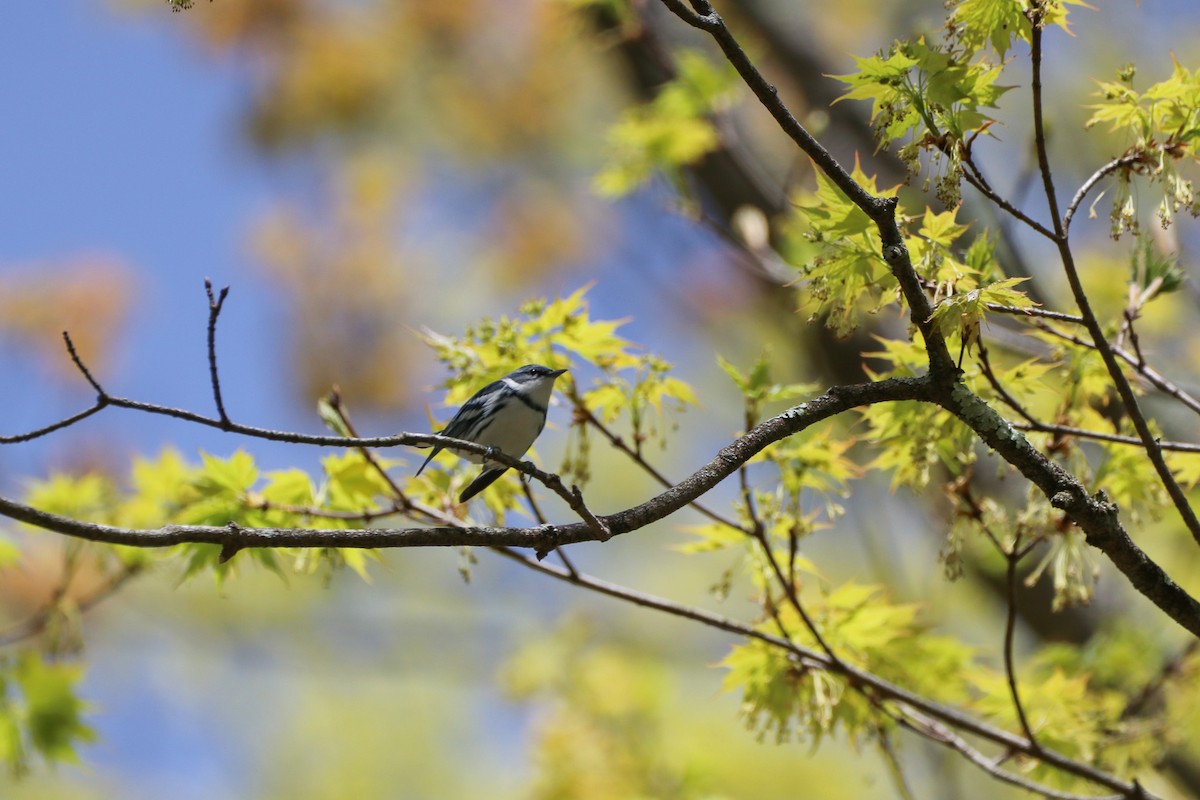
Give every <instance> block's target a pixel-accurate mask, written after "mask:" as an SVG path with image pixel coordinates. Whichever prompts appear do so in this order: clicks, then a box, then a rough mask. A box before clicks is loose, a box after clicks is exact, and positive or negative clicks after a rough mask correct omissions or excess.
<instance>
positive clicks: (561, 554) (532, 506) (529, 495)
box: [521, 481, 579, 575]
mask: <svg viewBox="0 0 1200 800" xmlns="http://www.w3.org/2000/svg"><path fill="white" fill-rule="evenodd" d="M521 491H522V492H524V493H525V502H526V503H528V504H529V513H531V514H532V515H533V518H534V520H535V521H536V522H537V524H539V525H549V524H550V523H549V521H548V520H547V519H546V515H545V514H543V513H542V507H541V506H539V505H538V502H537V498H535V497H534V496H533V490H532V489H530V488H529V482H528V481H521ZM554 554H555V555H557V556H558V558H559V560H560V561H562V563H563V566H564V567H566V568H567V571H568V572H570V573H571V574H572V575H578V574H579V573H578V572H577V571H576V569H575V565H574V564H573V563H571V559H569V558H567V551H566V550H564V549H563V548H561V547H556V548H554Z"/></svg>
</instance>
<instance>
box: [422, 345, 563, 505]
mask: <svg viewBox="0 0 1200 800" xmlns="http://www.w3.org/2000/svg"><path fill="white" fill-rule="evenodd" d="M564 372H566V370H565V369H550V368H549V367H543V366H542V365H541V364H526V365H525V366H523V367H521V368H520V369H518V370H516V371H514V372H510V373H508V374H507V375H505V376H504V377H503V378H501V379H500V380H498V381H494V382H492V383H489V384H488V385H487V386H485V387H483V388H482V389H480V390H479V391H478V392H476V393H475V395H474V396H473V397H472V398H471V399H470V400H468V401H467V402H465V403H463V406H462V408H460V409H459V410H458V413H457V414H455V415H454V418H453V419H451V420H450V423H449V424H448V425H446V427H445V428H443V429H442V430H440V431H438V433H440V434H441V435H442V436H452V437H454V438H455V439H463V440H465V441H468V442H475V443H476V444H482V445H485V446H489V447H494V448H496V449H497V450H499V451H500V452H501V453H504V454H505V455H508V456H512V457H513V458H520V457H521V456H523V455H525V451H526V450H528V449H529V448H530V447H531V446H532V445H533V440H534V439H536V438H537V437H538V434H540V433H541V432H542V428H543V427H544V426H545V424H546V407H547V405H548V404H549V403H550V393H551V392H553V391H554V381H555V380H556V379H557V378H558V376H559V375H562V374H563V373H564ZM441 451H442V448H441V447H435V448H433V452H432V453H430V454H429V457H428V458H426V459H425V463H423V464H421V469H418V470H417V474H418V475H420V474H421V470H423V469H425V466H426V465H427V464H428V463H429V462H430V460H431V459H432V458H433V457H434V456H436V455H437V454H438V453H440V452H441ZM459 455H461V456H462V457H463V458H465V459H467V460H468V461H470V462H471V463H472V464H478V463H480V462H483V472H481V473H479V477H478V478H476V479H475V480H473V481H471V483H470V485H468V486H467V488H465V489H463V490H462V494H460V495H459V496H458V502H460V503H465V502H467V501H468V500H470V499H471V498H472V497H474V496H475V495H477V494H479V493H480V492H482V491H483V490H484V489H486V488H487V487H489V486H491V485H492V484H493V483H495V482H496V479H497V478H499V477H500V476H501V475H503V474H504V472H505V471H506V470H507V469H508V467H506V466H505V465H503V464H496V463H493V462H489V461H488V460H487V459H486V458H484V457H482V456H478V455H476V454H475V453H459Z"/></svg>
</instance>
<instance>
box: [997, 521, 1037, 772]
mask: <svg viewBox="0 0 1200 800" xmlns="http://www.w3.org/2000/svg"><path fill="white" fill-rule="evenodd" d="M1020 545H1021V535H1020V534H1019V533H1018V534H1017V536H1016V538H1015V539H1013V542H1012V545H1011V546H1010V547H1009V548H1008V549H1006V550H1005V551H1004V558H1005V560H1006V561H1007V569H1006V570H1005V582H1006V584H1007V587H1008V593H1007V600H1008V615H1007V618H1006V619H1005V621H1004V674H1005V676H1006V677H1007V678H1008V691H1009V694H1010V695H1012V702H1013V708H1014V709H1016V712H1017V720H1018V721H1019V722H1020V723H1021V730H1022V732H1024V734H1025V738H1026V739H1028V740H1029V744H1030V745H1031V746H1032V747H1033V749H1034V750H1035V751H1038V750H1041V749H1042V746H1041V745H1040V744H1039V743H1038V740H1037V737H1035V736H1034V734H1033V728H1032V727H1031V726H1030V724H1029V718H1028V717H1027V716H1026V715H1025V706H1024V705H1023V704H1022V703H1021V692H1020V689H1019V688H1018V686H1017V670H1016V668H1015V667H1014V666H1013V640H1014V639H1016V628H1017V564H1018V563H1019V562H1020V560H1021V556H1020V555H1019V553H1018V551H1019V549H1020Z"/></svg>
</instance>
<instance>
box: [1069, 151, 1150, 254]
mask: <svg viewBox="0 0 1200 800" xmlns="http://www.w3.org/2000/svg"><path fill="white" fill-rule="evenodd" d="M1146 158H1147V156H1146V154H1145V153H1140V152H1138V153H1130V154H1128V155H1123V156H1121V157H1119V158H1114V159H1113V160H1112V161H1110V162H1108V163H1107V164H1105V165H1104V166H1102V167H1101V168H1100V169H1098V170H1096V171H1095V172H1093V173H1092V174H1091V177H1089V178H1088V179H1087V180H1086V181H1084V182H1083V185H1082V186H1080V187H1079V189H1078V191H1076V192H1075V196H1074V197H1072V198H1071V202H1070V203H1068V204H1067V209H1066V211H1064V212H1063V224H1062V233H1063V235H1064V236H1067V235H1070V233H1071V222H1072V220H1074V218H1075V212H1076V211H1078V210H1079V206H1080V204H1081V203H1083V200H1084V198H1085V197H1087V195H1088V193H1089V192H1091V191H1092V189H1094V188H1095V187H1096V184H1098V183H1100V181H1102V180H1104V179H1105V178H1107V177H1108V176H1109V175H1112V174H1113V173H1114V172H1118V171H1120V170H1122V169H1125V168H1127V167H1132V166H1133V165H1135V164H1139V163H1144V162H1145V161H1146Z"/></svg>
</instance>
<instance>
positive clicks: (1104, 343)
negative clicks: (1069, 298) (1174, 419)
mask: <svg viewBox="0 0 1200 800" xmlns="http://www.w3.org/2000/svg"><path fill="white" fill-rule="evenodd" d="M1027 14H1028V16H1029V19H1030V22H1031V35H1030V46H1029V59H1030V62H1031V64H1032V79H1031V81H1030V91H1031V93H1032V96H1033V127H1034V143H1035V145H1036V148H1037V156H1038V168H1039V169H1040V171H1041V174H1042V185H1043V188H1044V190H1045V193H1046V202H1047V204H1048V205H1049V206H1050V216H1051V219H1052V221H1053V224H1054V242H1055V245H1056V246H1057V248H1058V253H1059V258H1060V260H1061V261H1062V265H1063V272H1064V273H1065V274H1066V277H1067V283H1068V284H1069V285H1070V287H1071V294H1072V295H1073V296H1074V298H1075V305H1077V306H1078V307H1079V315H1080V316H1081V317H1082V318H1083V324H1084V326H1085V327H1086V328H1087V331H1088V334H1089V335H1090V336H1091V337H1092V342H1093V343H1094V344H1095V346H1096V351H1097V352H1098V353H1099V354H1100V358H1101V359H1102V360H1103V361H1104V366H1105V368H1106V369H1107V370H1108V374H1109V377H1110V378H1112V382H1113V387H1114V388H1115V389H1116V390H1117V394H1118V395H1119V396H1120V398H1121V402H1122V403H1123V404H1124V406H1125V411H1126V412H1127V413H1128V414H1129V419H1130V421H1131V422H1132V423H1133V427H1134V429H1135V430H1136V431H1137V434H1138V436H1139V437H1140V438H1141V440H1142V446H1143V448H1144V449H1145V451H1146V455H1147V457H1149V459H1150V463H1151V464H1153V465H1154V470H1155V471H1156V472H1157V473H1158V477H1159V480H1160V481H1161V482H1162V484H1163V486H1164V487H1165V488H1166V490H1167V494H1168V495H1170V497H1171V501H1172V502H1173V503H1174V504H1175V509H1176V511H1178V512H1179V516H1180V518H1181V519H1182V520H1183V523H1184V525H1186V526H1187V529H1188V530H1189V531H1191V534H1192V538H1193V539H1195V540H1196V542H1197V544H1200V519H1198V518H1197V517H1196V512H1195V511H1194V510H1193V509H1192V506H1191V504H1190V503H1189V502H1188V499H1187V495H1186V494H1184V491H1183V488H1182V487H1180V485H1179V482H1178V481H1176V480H1175V476H1174V475H1173V474H1172V473H1171V468H1170V467H1169V466H1168V465H1167V462H1166V461H1165V460H1164V459H1163V454H1162V449H1161V448H1160V447H1159V446H1158V442H1157V440H1156V438H1155V436H1154V432H1153V431H1151V430H1150V426H1149V424H1148V423H1147V422H1146V418H1145V416H1144V415H1143V414H1142V410H1141V407H1140V406H1139V405H1138V402H1137V397H1135V396H1134V394H1133V388H1132V387H1131V386H1130V385H1129V381H1128V380H1126V378H1125V374H1124V373H1123V372H1122V371H1121V366H1120V364H1118V363H1117V357H1116V355H1114V353H1113V349H1112V346H1111V345H1109V343H1108V339H1107V338H1106V337H1105V335H1104V329H1103V328H1102V327H1101V326H1100V322H1099V320H1098V319H1097V318H1096V315H1095V312H1093V311H1092V307H1091V303H1090V301H1089V300H1088V296H1087V293H1086V292H1085V291H1084V288H1083V282H1082V281H1081V280H1080V277H1079V270H1078V268H1077V267H1076V265H1075V255H1074V253H1072V252H1071V245H1070V242H1069V240H1068V230H1067V228H1066V226H1065V223H1064V218H1063V217H1062V216H1061V215H1060V214H1059V208H1058V197H1057V195H1056V193H1055V190H1054V176H1053V173H1052V171H1051V169H1050V156H1049V154H1048V152H1047V148H1046V128H1045V123H1044V121H1043V117H1042V113H1043V111H1042V33H1043V30H1042V28H1043V25H1044V23H1045V20H1044V15H1045V9H1044V8H1043V7H1042V6H1041V5H1039V4H1037V3H1035V4H1034V6H1033V7H1032V8H1031V9H1030V10H1029V11H1028V12H1027Z"/></svg>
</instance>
